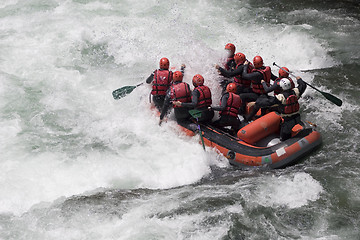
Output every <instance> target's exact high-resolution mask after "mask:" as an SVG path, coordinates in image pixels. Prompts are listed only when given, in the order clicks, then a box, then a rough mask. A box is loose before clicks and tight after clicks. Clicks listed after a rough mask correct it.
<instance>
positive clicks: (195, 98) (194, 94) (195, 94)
mask: <svg viewBox="0 0 360 240" xmlns="http://www.w3.org/2000/svg"><path fill="white" fill-rule="evenodd" d="M191 96H192V101H191V102H190V103H181V106H182V107H187V108H195V107H196V105H197V103H198V99H199V97H200V93H199V91H198V90H194V91H193V92H192V94H191Z"/></svg>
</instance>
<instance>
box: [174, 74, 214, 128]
mask: <svg viewBox="0 0 360 240" xmlns="http://www.w3.org/2000/svg"><path fill="white" fill-rule="evenodd" d="M192 83H193V85H194V87H195V88H194V90H193V91H192V94H191V102H181V101H175V102H173V104H174V105H175V106H177V107H187V108H189V109H197V110H199V111H201V116H200V118H199V119H198V121H199V122H211V120H212V118H213V117H214V111H213V110H212V109H211V108H210V109H209V108H208V107H210V106H211V104H212V99H211V91H210V88H209V87H208V86H205V85H204V77H203V76H201V75H200V74H196V75H195V76H194V77H193V79H192Z"/></svg>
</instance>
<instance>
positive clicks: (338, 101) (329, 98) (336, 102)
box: [321, 92, 342, 107]
mask: <svg viewBox="0 0 360 240" xmlns="http://www.w3.org/2000/svg"><path fill="white" fill-rule="evenodd" d="M321 94H322V95H323V96H324V97H325V98H326V99H328V100H329V101H331V102H333V103H335V104H336V105H337V106H339V107H340V106H341V105H342V101H341V100H340V99H339V98H337V97H335V96H334V95H331V94H330V93H326V92H321Z"/></svg>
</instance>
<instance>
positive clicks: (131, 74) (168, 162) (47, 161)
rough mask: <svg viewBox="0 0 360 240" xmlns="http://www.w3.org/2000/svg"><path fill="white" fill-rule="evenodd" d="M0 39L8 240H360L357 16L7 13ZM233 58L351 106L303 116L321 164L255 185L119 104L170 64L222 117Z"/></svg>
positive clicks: (82, 6)
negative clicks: (284, 72)
mask: <svg viewBox="0 0 360 240" xmlns="http://www.w3.org/2000/svg"><path fill="white" fill-rule="evenodd" d="M0 29H1V31H0V171H1V173H0V239H4V240H5V239H139V240H140V239H204V240H205V239H359V237H360V229H359V226H360V218H359V214H360V190H359V187H358V186H359V185H360V167H359V161H360V157H359V153H360V150H359V148H360V141H359V139H360V121H359V119H360V111H359V109H360V99H359V91H360V87H359V86H360V79H359V77H358V73H359V65H360V61H359V56H360V44H359V41H358V39H359V38H360V31H359V29H360V4H359V2H358V1H357V0H348V1H343V2H341V1H330V0H324V1H311V0H296V1H285V0H281V1H264V0H253V1H250V0H240V1H235V0H226V1H215V0H196V1H188V0H185V1H173V0H170V1H164V0H156V1H155V0H148V1H140V0H136V1H130V0H127V1H126V0H119V1H115V0H97V1H95V0H66V1H62V0H48V1H43V0H27V1H24V0H3V1H1V3H0ZM228 42H232V43H234V44H235V46H236V47H237V51H241V52H243V53H245V54H246V56H247V58H248V59H249V60H251V59H252V58H253V57H254V56H255V55H261V56H262V57H263V59H264V63H265V65H270V66H271V67H272V72H273V73H274V74H277V69H276V68H275V67H273V66H272V63H273V62H276V63H277V64H279V65H282V66H287V67H288V68H289V69H290V70H291V71H293V72H294V74H295V75H299V76H301V77H302V78H303V79H304V80H305V81H307V82H309V83H311V84H312V85H314V86H316V87H318V88H319V89H321V90H322V91H326V92H329V93H331V94H333V95H335V96H337V97H339V98H340V99H342V100H343V105H342V106H341V107H337V106H335V105H334V104H332V103H331V102H329V101H328V100H327V99H325V98H324V97H322V96H321V94H319V93H318V92H316V91H314V90H312V89H311V88H308V89H307V90H306V92H305V93H304V96H303V98H302V99H301V100H300V104H301V117H302V118H303V119H305V120H308V121H311V122H313V123H315V124H317V126H318V130H319V131H320V132H321V134H322V136H323V145H322V147H321V148H320V149H319V150H317V151H315V152H313V153H312V154H310V155H309V156H307V157H305V158H304V159H303V161H301V162H300V163H298V164H296V165H294V166H291V167H288V168H285V169H281V170H265V169H259V170H251V171H242V170H239V169H236V168H234V167H232V166H230V165H229V164H228V162H227V160H226V159H225V158H224V157H222V156H220V155H219V154H217V153H216V151H215V150H213V149H210V148H207V149H206V152H204V151H203V150H202V147H201V145H200V144H198V138H196V137H194V138H190V137H188V136H185V135H184V134H183V133H181V132H180V131H179V130H178V128H177V125H176V123H175V122H174V121H172V120H171V119H169V120H168V121H167V122H166V123H165V124H163V125H162V126H161V127H160V126H159V125H158V117H157V115H156V114H155V113H154V112H153V111H152V110H151V109H150V103H149V92H150V86H148V85H146V84H144V85H142V86H140V87H138V88H136V89H135V90H134V91H133V92H132V93H131V94H129V95H127V96H126V97H124V98H122V99H120V100H117V101H115V100H114V99H113V98H112V96H111V92H112V91H113V90H115V89H117V88H120V87H122V86H126V85H136V84H138V83H141V82H144V81H145V79H146V77H148V76H149V75H150V74H151V73H152V71H153V70H155V69H156V68H157V67H158V61H159V59H160V58H161V57H167V58H169V59H170V64H171V66H173V67H175V68H177V69H179V68H180V65H181V64H182V63H184V64H186V66H187V67H186V69H185V76H184V80H185V81H186V82H188V83H190V82H191V78H192V76H193V75H194V74H196V73H200V74H202V75H203V76H204V78H205V82H206V83H207V85H209V86H210V88H211V89H212V91H213V92H214V94H213V102H214V103H217V102H218V101H219V98H220V89H219V85H218V78H219V77H218V74H217V72H216V70H215V68H214V65H215V64H216V63H218V64H221V61H222V60H221V59H223V58H224V51H223V49H224V45H225V44H226V43H228Z"/></svg>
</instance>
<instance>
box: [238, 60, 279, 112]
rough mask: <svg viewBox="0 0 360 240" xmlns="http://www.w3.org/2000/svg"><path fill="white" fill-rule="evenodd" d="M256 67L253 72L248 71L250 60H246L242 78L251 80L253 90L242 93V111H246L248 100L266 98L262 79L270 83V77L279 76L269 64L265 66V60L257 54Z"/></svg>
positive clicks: (254, 61) (254, 62) (273, 78)
mask: <svg viewBox="0 0 360 240" xmlns="http://www.w3.org/2000/svg"><path fill="white" fill-rule="evenodd" d="M253 64H254V69H253V70H252V72H250V73H249V72H248V68H249V61H247V60H246V61H245V63H244V68H243V74H242V78H243V79H246V80H250V81H251V90H252V91H251V92H250V93H242V94H240V98H241V101H242V105H241V112H242V113H244V112H245V107H246V103H247V102H251V101H256V100H257V99H258V98H259V97H260V96H262V98H266V97H267V95H266V92H265V89H264V87H263V85H262V84H261V80H264V81H265V83H266V84H267V85H269V84H270V79H272V80H275V79H276V78H277V77H276V76H275V75H273V74H272V73H271V68H270V67H269V66H264V62H263V59H262V57H261V56H255V57H254V59H253Z"/></svg>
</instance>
